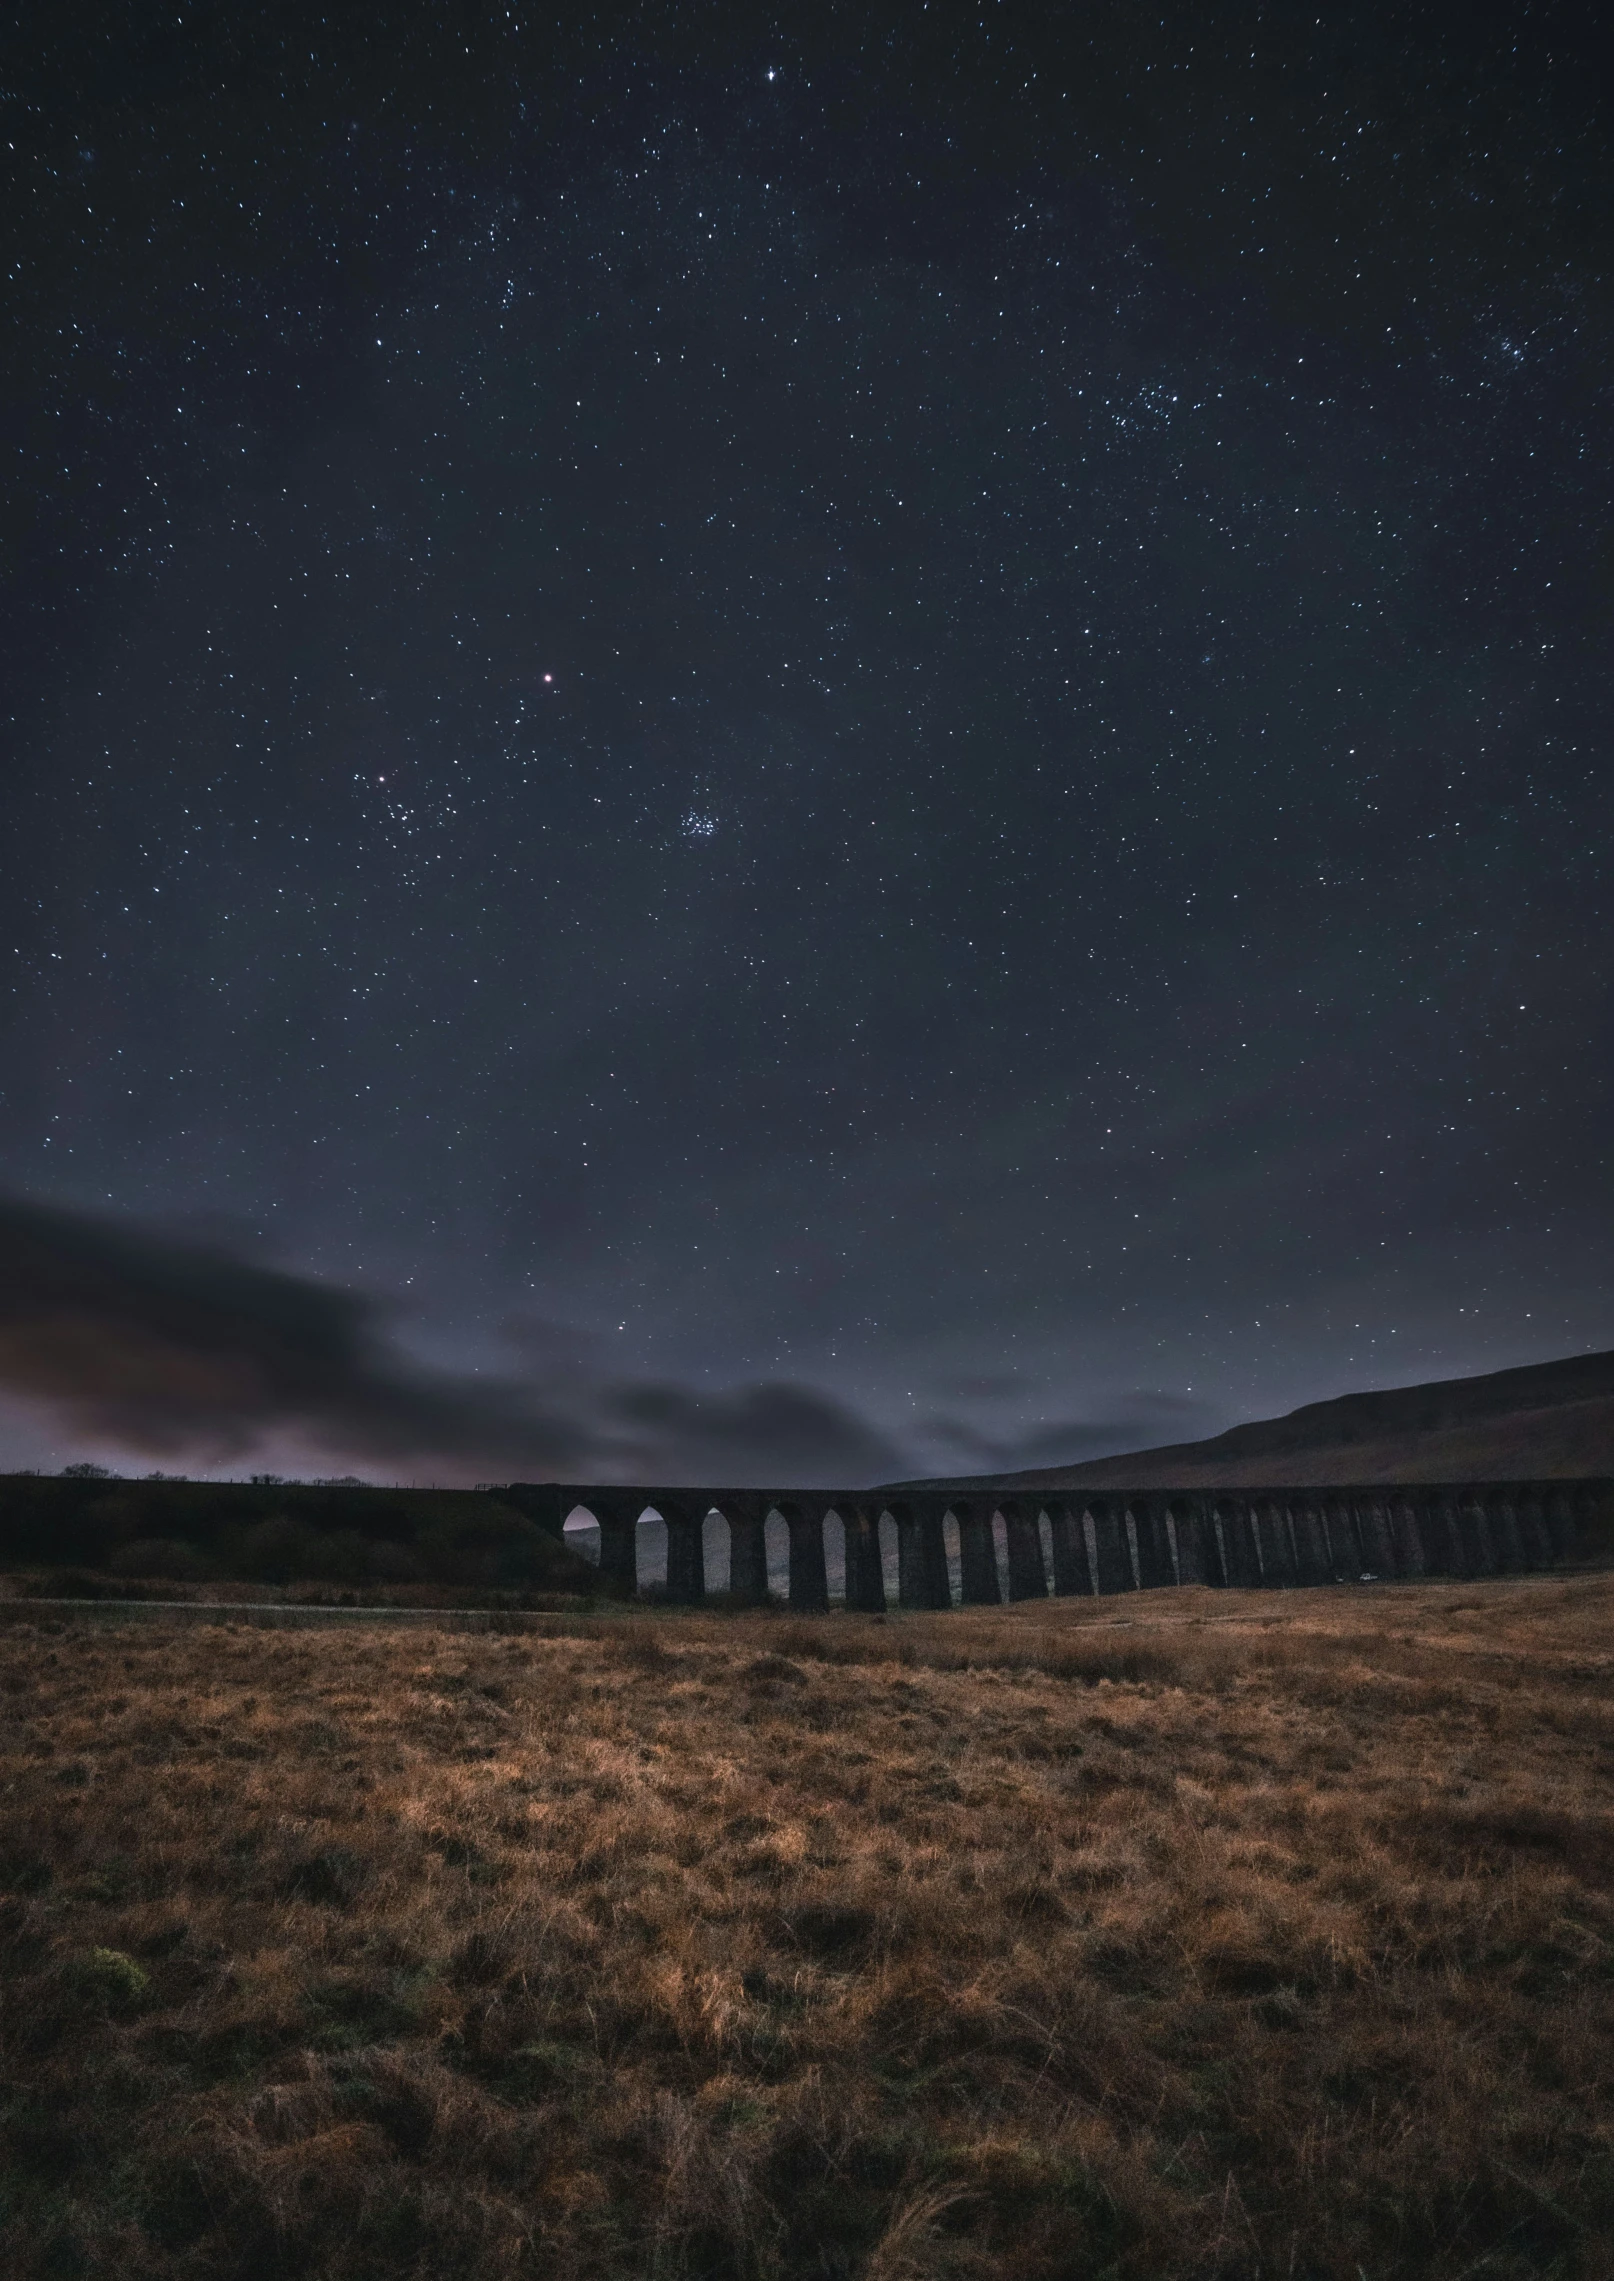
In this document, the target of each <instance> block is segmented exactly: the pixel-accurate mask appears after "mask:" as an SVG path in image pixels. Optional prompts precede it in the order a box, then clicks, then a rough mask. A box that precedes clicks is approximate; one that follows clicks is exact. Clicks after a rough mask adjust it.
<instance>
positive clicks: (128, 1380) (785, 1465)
mask: <svg viewBox="0 0 1614 2281" xmlns="http://www.w3.org/2000/svg"><path fill="white" fill-rule="evenodd" d="M388 1312H389V1311H388V1309H387V1308H386V1307H385V1306H384V1305H382V1304H380V1303H378V1302H377V1301H375V1300H373V1299H370V1298H366V1297H362V1296H359V1295H356V1294H354V1293H352V1292H348V1291H340V1290H337V1289H335V1288H334V1287H333V1286H331V1285H329V1284H326V1283H320V1282H317V1281H315V1280H314V1279H313V1278H311V1277H307V1276H300V1275H294V1274H290V1273H287V1272H286V1271H284V1270H282V1269H278V1268H267V1267H261V1266H257V1265H255V1264H253V1263H252V1262H251V1261H248V1260H244V1259H241V1258H239V1257H237V1256H236V1255H234V1254H233V1253H231V1252H230V1251H229V1250H228V1249H226V1248H223V1247H221V1246H215V1245H210V1244H199V1243H196V1242H194V1241H191V1242H186V1241H182V1240H178V1239H175V1238H172V1237H169V1236H166V1235H163V1234H161V1233H159V1232H156V1231H153V1230H151V1229H146V1228H141V1227H136V1226H131V1225H129V1224H127V1223H120V1222H117V1221H113V1220H109V1219H101V1218H98V1217H95V1216H93V1215H90V1214H87V1213H78V1212H71V1211H66V1210H62V1209H60V1208H58V1207H55V1206H48V1205H41V1204H34V1203H30V1202H28V1201H27V1200H25V1199H22V1198H0V1387H3V1388H4V1389H5V1390H6V1391H8V1392H10V1393H12V1394H15V1395H18V1396H21V1397H22V1398H24V1399H25V1400H27V1401H30V1402H34V1403H38V1404H41V1405H43V1406H44V1407H46V1408H47V1409H48V1410H50V1411H51V1412H52V1413H53V1415H54V1416H55V1417H56V1418H57V1419H58V1420H59V1421H60V1423H61V1424H62V1425H63V1426H64V1427H65V1428H66V1429H67V1430H68V1431H69V1432H71V1433H73V1434H75V1435H76V1436H78V1437H80V1438H81V1439H82V1440H83V1441H85V1442H87V1443H93V1444H94V1445H96V1446H97V1447H106V1446H109V1445H110V1446H112V1447H117V1448H121V1449H126V1450H128V1451H130V1452H131V1453H138V1454H139V1455H142V1456H145V1457H150V1458H162V1459H166V1460H168V1461H170V1462H172V1461H174V1460H176V1459H185V1460H188V1461H189V1462H190V1463H192V1464H202V1465H209V1466H216V1465H221V1464H228V1463H232V1462H239V1461H242V1460H244V1459H246V1458H247V1457H249V1456H250V1455H251V1453H252V1452H254V1451H255V1450H259V1449H261V1448H262V1447H264V1446H265V1445H266V1444H272V1443H275V1442H281V1443H284V1442H286V1441H294V1442H297V1443H299V1444H306V1445H307V1446H308V1447H309V1448H311V1449H313V1450H318V1451H323V1452H328V1453H329V1454H330V1455H331V1456H332V1457H333V1458H339V1459H343V1460H346V1461H347V1462H349V1463H357V1464H371V1465H375V1464H382V1465H392V1466H402V1465H404V1464H406V1463H408V1464H412V1465H415V1466H417V1467H418V1466H426V1467H435V1468H436V1469H438V1470H439V1471H441V1472H444V1473H453V1474H455V1475H457V1476H459V1477H461V1478H466V1479H469V1478H472V1477H480V1478H487V1479H492V1478H496V1477H497V1478H506V1477H512V1478H513V1477H521V1478H526V1479H544V1478H554V1477H559V1478H562V1479H572V1480H598V1481H613V1480H616V1481H656V1480H666V1481H678V1480H688V1481H706V1482H713V1483H716V1482H721V1481H725V1480H726V1481H732V1482H736V1483H739V1482H746V1481H753V1482H771V1483H773V1484H775V1485H777V1486H779V1487H785V1486H788V1485H789V1484H790V1483H792V1482H795V1483H803V1484H806V1483H814V1482H818V1483H833V1482H836V1481H841V1482H846V1483H849V1484H856V1483H858V1482H861V1481H867V1480H870V1479H872V1478H875V1477H878V1476H879V1475H881V1474H884V1475H886V1476H890V1475H891V1474H892V1473H893V1472H894V1471H896V1470H899V1469H900V1467H901V1465H902V1464H903V1463H904V1462H905V1458H904V1453H903V1452H902V1451H900V1450H899V1449H898V1448H897V1447H896V1446H895V1445H894V1444H893V1443H892V1442H891V1441H889V1440H888V1439H887V1438H886V1436H885V1435H884V1434H882V1433H880V1432H879V1430H878V1429H877V1428H876V1427H874V1426H873V1425H871V1424H870V1423H869V1422H868V1421H867V1420H865V1419H863V1418H861V1417H860V1416H859V1415H858V1414H857V1413H856V1412H855V1411H853V1410H851V1409H849V1408H847V1407H846V1406H845V1405H844V1404H842V1403H839V1402H837V1401H835V1400H834V1399H832V1398H831V1397H830V1396H829V1395H827V1394H824V1393H822V1392H820V1391H818V1390H817V1389H815V1388H813V1387H810V1386H803V1385H797V1384H793V1383H790V1382H772V1383H762V1384H757V1385H751V1386H741V1387H736V1388H733V1389H731V1390H729V1391H727V1392H725V1393H719V1394H703V1393H697V1392H695V1391H694V1390H693V1389H691V1388H689V1387H685V1386H682V1385H679V1384H676V1383H673V1382H661V1381H646V1380H638V1381H619V1380H611V1379H608V1378H606V1377H604V1376H602V1375H598V1374H591V1373H590V1372H589V1371H588V1370H587V1369H586V1368H581V1367H578V1366H575V1365H573V1366H571V1367H565V1368H561V1369H558V1370H556V1371H554V1372H551V1373H549V1374H546V1373H544V1372H543V1371H542V1370H540V1371H538V1372H537V1374H536V1375H535V1376H534V1377H531V1378H522V1377H510V1378H507V1379H503V1380H490V1379H488V1378H486V1377H478V1378H475V1379H467V1378H460V1377H456V1376H454V1375H453V1374H452V1373H449V1372H445V1371H439V1370H431V1369H428V1368H426V1367H425V1366H424V1365H421V1364H418V1363H416V1362H414V1361H412V1360H411V1358H410V1357H409V1356H407V1355H406V1354H404V1353H403V1352H402V1351H401V1349H400V1348H399V1347H398V1346H397V1345H396V1344H395V1342H394V1341H393V1339H392V1337H391V1335H390V1332H389V1328H388Z"/></svg>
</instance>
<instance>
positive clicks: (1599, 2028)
mask: <svg viewBox="0 0 1614 2281" xmlns="http://www.w3.org/2000/svg"><path fill="white" fill-rule="evenodd" d="M1611 1617H1614V1579H1611V1578H1608V1577H1603V1576H1582V1577H1574V1578H1565V1579H1548V1580H1540V1581H1534V1580H1531V1581H1517V1582H1512V1583H1496V1584H1479V1585H1475V1584H1467V1585H1462V1586H1453V1585H1438V1586H1436V1585H1430V1586H1427V1587H1397V1588H1394V1589H1386V1590H1382V1591H1366V1592H1346V1591H1332V1592H1315V1593H1304V1592H1297V1593H1292V1594H1286V1595H1284V1596H1282V1597H1281V1598H1280V1597H1277V1596H1272V1595H1267V1596H1259V1595H1254V1594H1248V1595H1244V1594H1230V1593H1217V1594H1210V1593H1196V1592H1174V1593H1170V1594H1158V1595H1144V1596H1139V1597H1133V1598H1130V1599H1128V1600H1127V1601H1126V1602H1125V1603H1124V1604H1118V1603H1114V1602H1101V1603H1093V1602H1060V1603H1055V1602H1050V1603H1048V1604H1047V1605H1046V1606H1041V1605H1039V1606H1036V1607H1034V1608H1033V1607H1019V1608H1014V1609H1005V1610H1001V1611H976V1612H957V1613H954V1614H951V1615H943V1616H936V1617H929V1616H903V1617H893V1618H891V1619H889V1620H885V1621H881V1620H878V1619H862V1618H856V1617H845V1616H837V1617H833V1618H829V1619H825V1620H822V1621H796V1620H793V1619H790V1618H788V1617H785V1616H781V1615H767V1614H760V1615H755V1616H746V1617H741V1616H733V1615H727V1616H700V1615H676V1614H665V1615H655V1616H651V1617H611V1618H605V1619H601V1620H600V1621H599V1622H598V1623H596V1624H593V1625H589V1624H587V1623H583V1622H577V1621H567V1620H564V1619H556V1621H555V1623H554V1625H553V1629H552V1631H551V1633H550V1635H549V1636H542V1637H540V1636H534V1635H533V1634H531V1633H524V1634H522V1635H520V1636H515V1637H509V1638H503V1639H501V1638H494V1637H483V1636H476V1637H467V1636H464V1635H453V1634H449V1633H433V1632H412V1633H411V1634H409V1635H408V1636H406V1637H392V1636H381V1635H379V1634H371V1633H367V1632H357V1633H353V1632H350V1633H345V1634H342V1635H340V1636H334V1637H333V1636H326V1635H323V1634H311V1633H263V1632H246V1631H234V1630H229V1629H220V1630H217V1631H191V1630H187V1631H183V1632H176V1633H172V1634H165V1633H162V1632H160V1631H151V1630H142V1631H139V1632H129V1633H124V1634H118V1633H108V1632H105V1631H95V1632H91V1631H89V1630H87V1629H86V1630H80V1631H75V1630H73V1629H72V1628H70V1627H64V1628H58V1629H54V1630H53V1629H50V1628H48V1627H46V1626H44V1625H41V1626H40V1627H37V1628H34V1629H28V1628H25V1627H19V1628H13V1629H10V1630H8V1631H6V1632H5V1633H4V1634H0V1690H3V1691H0V1799H3V1805H4V1816H3V1821H0V1896H3V1898H0V1989H3V2013H0V2241H3V2242H4V2245H5V2255H4V2259H3V2263H4V2268H5V2270H6V2272H7V2273H8V2274H14V2275H16V2276H18V2277H19V2281H24V2277H32V2276H39V2277H41V2281H43V2277H46V2276H50V2277H56V2276H64V2275H80V2274H82V2275H100V2274H109V2275H110V2274H117V2275H120V2276H124V2275H127V2276H131V2277H134V2281H139V2277H142V2276H157V2275H162V2276H169V2275H172V2276H181V2275H183V2276H187V2277H191V2276H194V2277H196V2281H212V2277H219V2281H223V2277H226V2276H231V2277H233V2276H241V2277H243V2281H245V2277H249V2276H250V2277H257V2276H262V2277H264V2281H270V2277H279V2276H286V2277H288V2281H289V2277H290V2276H293V2275H295V2276H313V2277H317V2281H327V2277H328V2281H369V2277H372V2276H374V2277H377V2281H379V2277H380V2276H389V2277H390V2276H395V2275H421V2276H427V2275H429V2276H432V2277H433V2281H437V2277H447V2276H454V2275H466V2276H472V2275H474V2276H478V2277H481V2276H490V2277H493V2276H499V2277H502V2276H507V2275H508V2276H517V2275H533V2276H538V2275H542V2276H545V2277H548V2276H561V2277H564V2276H571V2275H579V2276H581V2275H590V2276H592V2275H599V2276H624V2277H626V2276H636V2277H637V2276H643V2275H655V2276H664V2277H667V2281H683V2277H690V2281H693V2277H695V2276H710V2277H712V2281H729V2277H733V2281H773V2277H777V2281H795V2277H798V2276H799V2277H802V2281H806V2277H809V2276H811V2277H823V2281H831V2277H837V2276H846V2277H851V2276H862V2277H864V2281H932V2277H935V2281H945V2277H951V2276H958V2277H966V2276H968V2277H975V2276H980V2277H984V2276H989V2275H990V2276H993V2277H998V2276H1004V2277H1009V2281H1019V2277H1024V2281H1033V2277H1036V2281H1044V2277H1045V2281H1067V2277H1072V2281H1073V2277H1075V2276H1102V2275H1111V2276H1115V2277H1117V2281H1133V2277H1135V2281H1170V2277H1174V2276H1182V2277H1185V2281H1187V2277H1210V2276H1226V2277H1228V2281H1232V2277H1235V2276H1238V2277H1246V2276H1247V2277H1250V2281H1254V2277H1256V2276H1268V2275H1271V2276H1313V2277H1318V2281H1323V2277H1327V2281H1333V2277H1336V2276H1337V2277H1338V2281H1358V2276H1370V2277H1372V2281H1382V2277H1385V2276H1393V2275H1408V2276H1412V2275H1416V2276H1419V2277H1424V2276H1437V2277H1447V2281H1460V2277H1468V2276H1478V2275H1486V2276H1492V2277H1497V2281H1508V2277H1514V2276H1518V2277H1523V2276H1526V2275H1530V2276H1543V2275H1561V2276H1565V2277H1568V2276H1581V2275H1584V2276H1596V2275H1601V2274H1604V2273H1607V2272H1608V2271H1609V2270H1610V2262H1611V2260H1610V2247H1609V2245H1610V2243H1611V2242H1614V2063H1611V2053H1614V1782H1611V1777H1614V1689H1611V1686H1610V1675H1611V1671H1614V1657H1611V1654H1610V1646H1611V1637H1610V1619H1611Z"/></svg>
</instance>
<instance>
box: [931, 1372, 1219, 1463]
mask: <svg viewBox="0 0 1614 2281" xmlns="http://www.w3.org/2000/svg"><path fill="white" fill-rule="evenodd" d="M1220 1423H1221V1419H1220V1418H1219V1417H1218V1415H1217V1413H1216V1412H1215V1411H1214V1410H1213V1408H1212V1407H1211V1405H1210V1404H1209V1403H1206V1402H1199V1401H1196V1400H1194V1399H1193V1398H1192V1397H1191V1396H1186V1395H1182V1394H1164V1393H1153V1392H1143V1391H1140V1392H1139V1393H1137V1394H1135V1395H1133V1396H1130V1397H1129V1398H1127V1399H1125V1400H1123V1401H1121V1402H1118V1403H1117V1404H1116V1405H1115V1407H1114V1409H1113V1411H1112V1413H1111V1415H1110V1416H1108V1417H1106V1418H1071V1419H1067V1420H1064V1421H1062V1422H1061V1423H1060V1424H1058V1425H1051V1426H1039V1427H1037V1428H1035V1429H1034V1430H1033V1431H1030V1432H1026V1433H987V1432H983V1431H982V1429H981V1428H980V1427H978V1426H975V1425H972V1424H971V1423H970V1422H969V1421H968V1420H966V1419H962V1418H945V1417H941V1418H931V1419H929V1420H927V1421H926V1425H925V1429H924V1430H925V1432H926V1434H927V1435H928V1436H929V1438H930V1439H931V1440H932V1441H933V1442H936V1443H939V1444H940V1445H941V1446H942V1447H943V1448H944V1449H946V1450H948V1451H951V1452H956V1454H957V1455H958V1457H959V1458H960V1459H962V1460H963V1462H964V1464H965V1466H966V1467H967V1469H968V1470H969V1471H971V1472H972V1473H1017V1472H1020V1471H1023V1470H1024V1469H1025V1468H1026V1467H1028V1466H1035V1465H1075V1464H1079V1463H1080V1462H1082V1461H1083V1460H1084V1459H1086V1458H1090V1457H1110V1456H1114V1455H1119V1454H1120V1453H1122V1452H1124V1451H1128V1450H1134V1449H1148V1448H1152V1447H1155V1446H1157V1445H1158V1444H1160V1443H1161V1442H1164V1441H1181V1440H1186V1439H1189V1438H1192V1437H1194V1436H1197V1435H1202V1434H1205V1433H1208V1432H1212V1431H1214V1430H1215V1427H1216V1426H1217V1425H1219V1424H1220Z"/></svg>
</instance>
